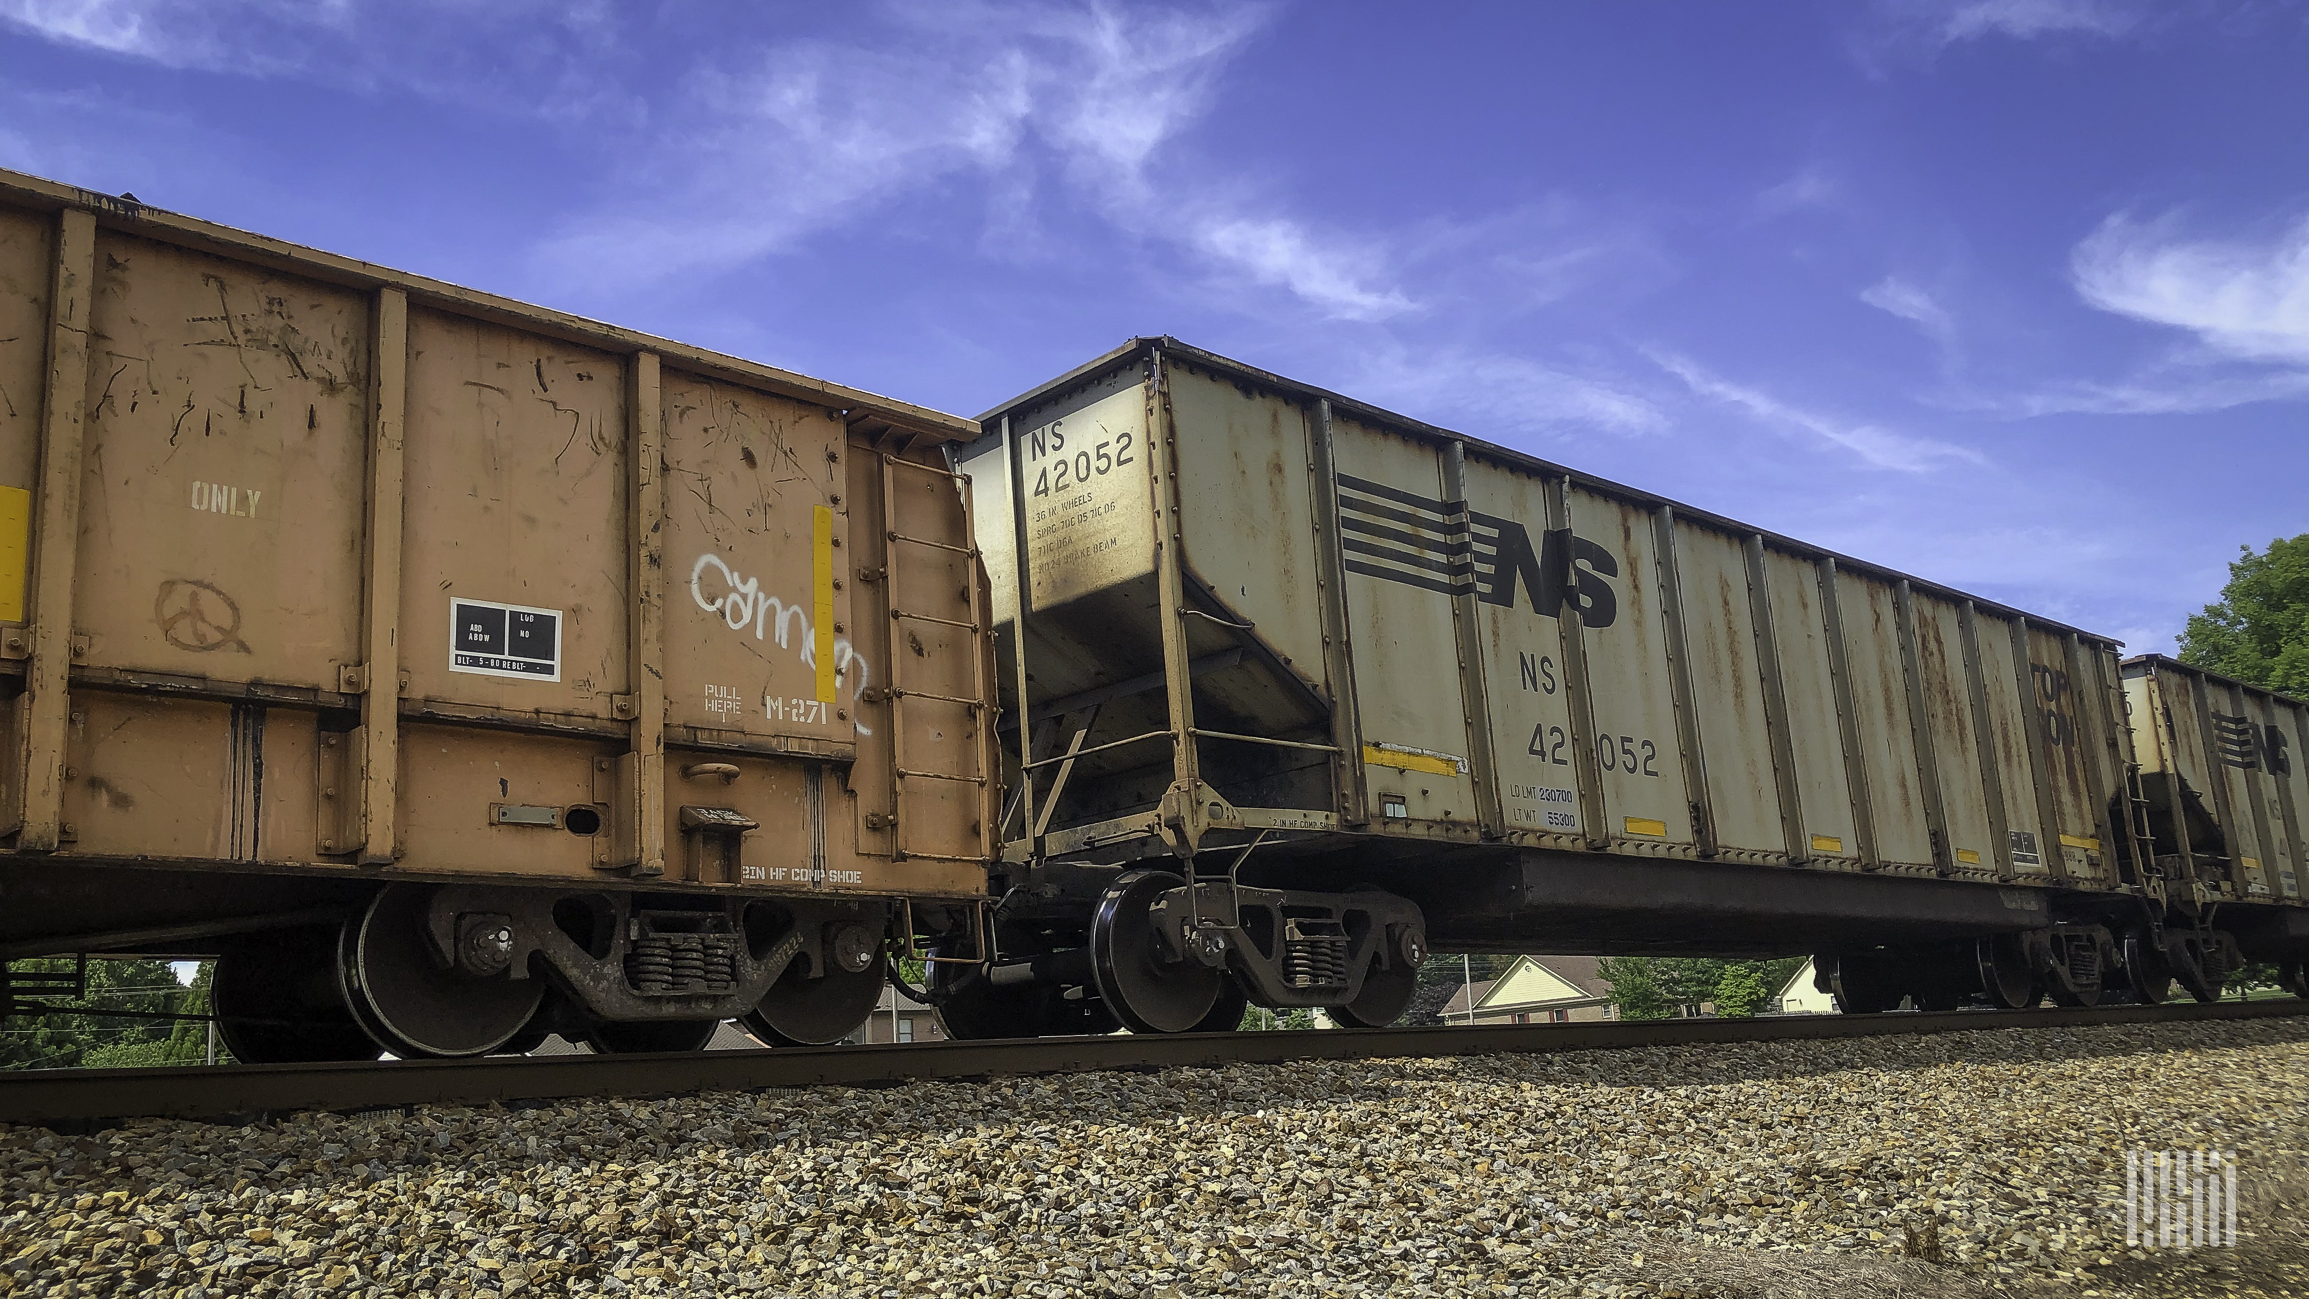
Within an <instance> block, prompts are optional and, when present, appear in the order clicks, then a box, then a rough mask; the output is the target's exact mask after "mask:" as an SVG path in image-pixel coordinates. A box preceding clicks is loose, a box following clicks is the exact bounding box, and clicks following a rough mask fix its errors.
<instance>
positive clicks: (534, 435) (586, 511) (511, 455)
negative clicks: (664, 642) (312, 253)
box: [401, 308, 675, 723]
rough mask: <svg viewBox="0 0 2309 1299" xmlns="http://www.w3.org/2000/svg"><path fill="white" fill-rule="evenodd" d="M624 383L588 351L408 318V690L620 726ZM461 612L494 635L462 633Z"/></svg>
mask: <svg viewBox="0 0 2309 1299" xmlns="http://www.w3.org/2000/svg"><path fill="white" fill-rule="evenodd" d="M622 376H623V365H622V363H621V362H620V361H619V360H618V359H617V358H615V357H612V356H609V355H606V354H604V353H602V352H598V351H595V350H593V349H591V348H583V347H577V346H574V345H571V344H568V343H564V342H560V341H557V340H553V339H548V338H543V337H540V336H538V335H536V334H533V333H530V332H528V331H525V330H519V329H513V328H510V327H507V326H503V325H497V324H493V323H490V322H487V321H480V320H474V319H471V318H468V317H462V316H453V315H449V314H446V313H443V312H437V311H428V310H424V309H422V308H411V310H410V312H409V394H410V398H409V407H408V409H409V415H408V441H407V444H406V448H405V451H404V453H403V458H404V463H405V464H406V465H407V475H408V478H407V488H406V492H407V501H408V504H407V506H406V523H405V526H404V528H403V536H404V541H403V550H402V563H403V567H402V586H401V645H402V647H403V648H402V661H403V663H404V665H405V667H406V670H407V672H408V674H409V685H408V693H409V696H410V697H411V698H413V699H419V700H424V701H427V702H428V703H437V704H439V705H441V706H443V707H445V708H447V709H450V710H455V709H479V710H482V711H484V712H486V713H515V714H520V713H528V714H546V715H551V716H556V717H560V718H564V719H570V720H573V721H582V722H592V723H609V722H612V721H614V720H615V711H614V708H613V705H612V697H613V696H615V695H617V694H620V693H623V692H625V691H628V690H630V689H632V683H631V680H630V677H629V673H628V665H627V662H626V651H627V645H626V626H625V615H624V610H625V606H626V585H625V584H626V577H625V553H626V547H627V545H628V544H629V542H628V539H627V533H626V525H625V515H626V508H625V506H626V495H625V494H626V474H625V472H624V465H625V457H624V448H625V446H626V433H625V428H626V419H627V412H626V395H625V391H624V389H625V385H624V384H623V383H622V382H621V381H620V380H621V378H622ZM673 499H675V498H674V497H673V496H672V495H671V494H669V496H668V500H669V501H671V500H673ZM460 602H469V603H467V604H466V606H465V607H466V608H467V609H468V610H471V611H475V612H477V613H478V614H479V616H481V617H484V618H487V619H489V625H488V627H487V628H486V629H484V630H481V631H476V630H475V628H474V627H473V626H472V625H470V624H471V621H472V620H471V618H470V617H469V618H467V619H466V620H464V621H463V622H462V623H461V624H460V625H454V626H453V625H452V613H453V608H454V606H456V605H458V604H459V603H460ZM500 608H502V609H504V610H505V613H504V614H503V616H502V618H500V617H499V615H498V614H497V613H496V612H495V611H496V610H497V609H500ZM549 620H550V621H549ZM500 621H501V622H503V623H504V629H503V630H502V631H500V630H499V627H498V623H499V622H500ZM549 637H550V643H549V642H548V638H549Z"/></svg>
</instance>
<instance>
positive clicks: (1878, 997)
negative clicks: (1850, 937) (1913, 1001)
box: [1831, 952, 1902, 1015]
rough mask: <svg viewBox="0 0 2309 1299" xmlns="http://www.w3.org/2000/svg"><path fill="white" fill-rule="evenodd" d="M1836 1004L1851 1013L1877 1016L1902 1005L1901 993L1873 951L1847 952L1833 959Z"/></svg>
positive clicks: (1832, 979) (1833, 983) (1848, 1013)
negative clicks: (1887, 976) (1887, 975)
mask: <svg viewBox="0 0 2309 1299" xmlns="http://www.w3.org/2000/svg"><path fill="white" fill-rule="evenodd" d="M1832 959H1833V960H1834V961H1835V963H1836V972H1835V974H1834V975H1832V976H1831V982H1832V985H1833V987H1834V990H1835V993H1836V1004H1837V1006H1838V1007H1840V1008H1841V1009H1842V1010H1843V1012H1844V1013H1845V1014H1847V1015H1876V1014H1881V1013H1883V1012H1884V1011H1887V1010H1890V1009H1892V1008H1893V1007H1895V1006H1898V1005H1899V1004H1900V998H1901V995H1902V994H1901V992H1900V989H1899V988H1898V987H1897V986H1895V984H1894V983H1893V981H1892V980H1891V979H1889V978H1886V977H1885V975H1886V973H1887V972H1886V971H1885V970H1883V969H1882V968H1880V967H1881V962H1879V961H1878V960H1877V959H1876V958H1875V956H1874V955H1873V954H1872V953H1867V952H1846V953H1844V954H1842V955H1840V956H1837V957H1834V958H1832Z"/></svg>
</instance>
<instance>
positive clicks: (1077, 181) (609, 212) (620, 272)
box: [541, 4, 1413, 320]
mask: <svg viewBox="0 0 2309 1299" xmlns="http://www.w3.org/2000/svg"><path fill="white" fill-rule="evenodd" d="M1266 17H1267V14H1266V11H1264V10H1262V9H1257V8H1233V9H1208V10H1206V9H1170V8H1153V7H1131V8H1120V7H1110V6H1106V5H1102V4H1092V5H1088V6H1069V7H1059V8H1032V9H1025V8H1008V7H998V6H985V5H980V6H965V8H964V9H963V10H962V11H961V12H960V13H959V14H958V13H957V12H955V11H951V10H946V9H929V8H921V9H916V8H899V9H895V10H892V11H890V14H889V20H890V31H891V39H889V40H887V41H882V42H877V43H876V44H875V45H874V46H873V47H872V48H868V47H866V46H865V45H862V44H852V43H837V42H826V41H805V42H792V43H786V44H781V45H775V46H771V47H768V48H766V49H759V50H755V51H753V52H750V53H747V54H744V55H741V56H737V57H734V58H731V59H728V60H725V61H724V62H723V63H722V64H721V65H720V66H718V67H716V68H715V69H713V70H711V71H707V72H702V73H699V74H697V75H696V76H694V77H692V78H691V79H690V81H689V83H688V84H687V85H686V87H685V88H684V90H683V92H682V93H681V95H679V96H678V97H677V100H676V101H675V102H673V103H670V104H668V105H666V106H664V108H663V110H662V111H661V112H660V113H659V114H658V117H657V120H656V122H655V124H654V125H653V127H652V129H651V131H650V133H649V139H648V141H647V147H646V148H645V149H644V150H643V151H642V152H644V153H645V154H646V155H648V156H650V157H652V158H654V159H655V160H656V161H655V163H654V164H653V168H652V174H651V175H650V177H649V180H650V182H651V183H650V184H648V185H646V186H643V187H640V188H643V189H646V191H647V192H648V193H649V194H650V195H651V199H650V201H649V202H648V203H647V204H646V205H644V204H626V205H621V206H616V207H611V208H608V209H605V210H603V211H600V212H597V213H594V214H591V215H588V216H584V217H581V218H579V219H577V220H576V221H574V222H573V223H572V224H571V225H570V227H568V228H567V229H566V230H564V231H562V232H561V233H560V234H559V235H557V236H556V237H555V238H553V239H552V240H551V241H549V242H548V243H547V244H546V245H545V247H544V248H543V249H542V250H541V257H542V259H543V260H545V261H547V262H549V263H559V264H562V265H566V266H572V267H581V268H583V274H584V275H586V276H588V277H600V276H602V275H605V274H606V275H610V276H618V277H623V278H625V279H628V280H650V279H657V278H662V277H665V276H670V275H676V274H680V273H682V272H685V271H689V270H694V269H699V268H704V267H710V266H715V265H726V264H729V263H732V262H738V261H744V260H748V259H752V258H757V257H761V256H765V255H769V254H772V253H777V252H783V251H788V250H790V249H792V248H794V247H796V246H797V245H798V244H799V243H800V241H802V240H803V239H805V238H807V237H809V236H811V235H814V234H817V233H819V232H821V231H823V230H825V229H827V228H829V227H831V226H834V225H836V224H838V223H840V222H842V221H844V220H846V219H849V218H850V217H851V216H853V215H854V214H856V213H858V212H861V211H864V210H866V209H868V208H871V207H873V206H875V205H879V204H885V203H889V202H893V201H897V200H898V199H900V198H902V197H905V196H910V195H920V194H925V193H931V192H935V191H937V190H939V189H940V188H941V187H943V186H946V185H948V184H950V183H951V182H953V181H955V180H958V179H961V178H964V177H969V178H973V179H976V180H978V181H981V182H983V183H984V184H985V186H986V188H987V189H988V190H989V192H991V193H993V194H994V195H996V196H997V197H998V199H999V202H998V203H997V204H996V205H995V206H996V208H997V215H996V217H995V221H996V223H997V224H1001V225H1004V226H1007V227H1010V228H1019V229H1024V228H1030V227H1029V226H1028V225H1027V224H1026V223H1025V221H1024V218H1023V216H1022V212H1023V211H1024V209H1025V208H1026V207H1027V206H1028V204H1029V203H1030V202H1031V199H1032V196H1033V195H1034V194H1036V193H1038V192H1040V191H1042V190H1043V189H1044V188H1045V187H1046V186H1047V185H1049V183H1050V182H1052V181H1053V180H1055V182H1056V183H1057V186H1058V191H1059V193H1058V198H1059V201H1061V202H1068V203H1073V204H1078V205H1081V206H1083V207H1086V208H1088V209H1089V210H1090V211H1092V212H1094V213H1096V214H1097V215H1098V216H1099V217H1100V218H1101V219H1103V220H1104V221H1106V222H1107V223H1109V224H1110V225H1111V226H1113V227H1115V228H1117V229H1119V230H1120V231H1121V232H1122V233H1124V234H1125V235H1127V236H1129V237H1130V238H1132V239H1135V240H1139V241H1144V242H1154V243H1161V244H1165V245H1169V246H1171V247H1174V248H1181V249H1183V250H1184V251H1185V252H1186V253H1187V254H1189V256H1190V258H1191V259H1192V261H1193V262H1194V263H1196V264H1197V265H1198V266H1199V267H1200V269H1201V270H1202V271H1203V272H1205V273H1207V274H1208V275H1209V276H1210V277H1212V279H1213V280H1214V281H1216V282H1217V284H1216V286H1215V287H1225V286H1227V285H1229V284H1232V285H1235V286H1242V285H1249V286H1255V287H1260V288H1270V289H1272V288H1279V289H1282V290H1284V291H1286V292H1288V293H1289V294H1290V295H1292V297H1293V298H1294V299H1296V300H1297V301H1298V302H1300V303H1302V304H1305V305H1307V306H1310V307H1313V308H1314V309H1315V310H1316V311H1317V312H1319V313H1320V314H1323V315H1326V316H1331V317H1337V318H1343V319H1350V320H1374V319H1380V318H1383V317H1387V316H1391V315H1395V314H1399V313H1401V312H1403V311H1406V310H1409V309H1410V308H1411V307H1412V305H1413V304H1412V303H1411V301H1410V300H1409V298H1407V297H1406V296H1405V295H1404V294H1403V293H1402V292H1401V291H1400V290H1398V289H1397V288H1395V287H1393V286H1392V285H1391V284H1390V283H1389V278H1388V274H1387V269H1386V266H1385V258H1384V256H1383V255H1382V252H1381V250H1379V249H1377V248H1375V247H1373V246H1370V245H1368V244H1365V243H1360V242H1358V241H1356V240H1354V239H1352V238H1349V237H1345V236H1343V235H1341V234H1338V233H1334V232H1331V231H1327V230H1324V229H1322V228H1320V227H1318V226H1316V225H1315V224H1313V223H1310V222H1308V221H1305V220H1303V219H1301V218H1299V217H1296V216H1294V215H1290V214H1288V213H1285V212H1282V211H1278V210H1276V209H1275V208H1274V207H1273V206H1272V205H1269V204H1265V203H1262V202H1261V201H1260V200H1259V198H1258V196H1256V195H1255V194H1245V193H1242V192H1240V188H1241V187H1240V186H1239V185H1234V184H1230V183H1228V182H1227V181H1226V180H1225V179H1224V178H1214V177H1210V176H1204V175H1198V174H1196V172H1195V170H1194V167H1193V165H1192V162H1191V160H1186V161H1181V160H1175V159H1172V158H1171V157H1169V156H1168V155H1169V154H1171V153H1172V152H1174V146H1175V144H1176V142H1177V140H1178V138H1179V136H1180V135H1181V134H1182V133H1183V132H1184V131H1185V130H1186V129H1187V128H1188V127H1189V126H1191V125H1192V124H1193V123H1194V122H1196V121H1197V120H1199V118H1200V117H1201V115H1202V114H1203V113H1204V111H1205V110H1206V109H1207V107H1208V104H1209V101H1210V89H1211V85H1212V83H1213V81H1214V80H1215V78H1216V77H1217V75H1218V74H1219V72H1220V71H1221V70H1222V69H1223V68H1224V67H1225V66H1226V64H1227V63H1228V61H1229V60H1230V59H1231V58H1232V57H1233V56H1234V55H1235V54H1236V53H1237V52H1238V51H1239V50H1240V49H1241V48H1242V47H1243V45H1244V44H1245V43H1246V42H1247V41H1248V39H1249V38H1250V37H1251V36H1252V35H1253V34H1254V33H1255V32H1256V31H1258V30H1259V28H1260V27H1261V25H1262V24H1263V23H1264V22H1265V20H1266ZM965 19H966V20H967V21H965Z"/></svg>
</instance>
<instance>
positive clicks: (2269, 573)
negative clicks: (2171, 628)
mask: <svg viewBox="0 0 2309 1299" xmlns="http://www.w3.org/2000/svg"><path fill="white" fill-rule="evenodd" d="M2239 549H2240V550H2241V551H2242V552H2243V553H2242V554H2240V555H2239V556H2238V558H2237V562H2235V563H2233V564H2231V565H2229V584H2228V585H2227V586H2225V587H2222V588H2221V598H2220V599H2219V600H2216V601H2214V602H2213V603H2211V604H2208V605H2206V606H2205V611H2204V612H2203V613H2197V614H2191V615H2190V616H2189V626H2188V630H2186V631H2184V632H2182V633H2181V637H2180V648H2181V661H2182V662H2183V663H2187V664H2190V665H2192V666H2195V667H2200V668H2204V669H2206V670H2208V671H2212V672H2218V673H2220V674H2222V675H2223V676H2231V677H2235V678H2237V679H2238V680H2240V681H2250V682H2252V683H2253V684H2254V685H2257V686H2262V687H2265V688H2267V689H2270V690H2282V691H2284V692H2285V693H2287V694H2290V695H2309V533H2304V534H2302V535H2301V536H2298V537H2294V538H2292V539H2291V540H2286V539H2284V538H2278V539H2277V540H2274V541H2271V542H2270V543H2269V549H2268V550H2267V551H2266V552H2262V553H2255V551H2254V550H2253V548H2252V547H2251V546H2242V547H2239Z"/></svg>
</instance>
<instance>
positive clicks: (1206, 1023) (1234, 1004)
mask: <svg viewBox="0 0 2309 1299" xmlns="http://www.w3.org/2000/svg"><path fill="white" fill-rule="evenodd" d="M1220 978H1221V982H1220V984H1219V999H1218V1000H1217V1001H1214V1002H1212V1003H1211V1013H1210V1014H1208V1015H1205V1016H1203V1017H1202V1018H1201V1019H1200V1020H1198V1021H1196V1023H1195V1026H1194V1027H1193V1028H1191V1029H1188V1030H1187V1031H1188V1032H1190V1033H1232V1032H1234V1031H1235V1030H1236V1029H1238V1028H1241V1027H1242V1026H1243V1012H1244V1011H1246V1010H1248V1009H1250V1006H1251V995H1250V994H1249V993H1247V992H1245V991H1243V985H1242V981H1241V980H1239V979H1237V978H1236V977H1235V976H1234V975H1231V974H1228V975H1222V976H1220Z"/></svg>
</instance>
